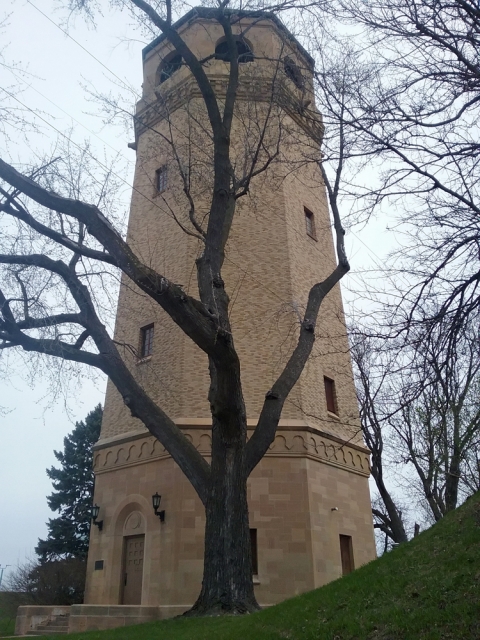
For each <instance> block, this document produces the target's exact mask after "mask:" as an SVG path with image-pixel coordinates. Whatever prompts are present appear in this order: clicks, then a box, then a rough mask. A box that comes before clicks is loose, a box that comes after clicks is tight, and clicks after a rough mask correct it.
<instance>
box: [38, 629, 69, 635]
mask: <svg viewBox="0 0 480 640" xmlns="http://www.w3.org/2000/svg"><path fill="white" fill-rule="evenodd" d="M67 633H68V627H65V629H63V628H59V627H51V628H49V627H43V628H41V629H40V628H38V629H35V630H34V631H30V635H31V636H46V635H49V636H65V635H67Z"/></svg>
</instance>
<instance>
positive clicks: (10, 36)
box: [0, 0, 385, 566]
mask: <svg viewBox="0 0 480 640" xmlns="http://www.w3.org/2000/svg"><path fill="white" fill-rule="evenodd" d="M60 4H61V3H60V2H59V3H56V2H53V1H51V0H34V2H29V1H25V0H14V1H13V2H5V0H4V2H3V3H2V9H0V20H1V18H2V17H3V16H6V15H8V14H9V17H8V19H7V22H6V25H5V27H4V29H3V32H0V49H2V48H3V54H4V57H5V60H6V61H7V62H8V63H12V62H17V63H19V65H20V66H21V67H22V68H23V69H24V70H26V71H27V72H28V73H27V74H24V75H19V74H18V73H16V74H12V72H11V71H9V70H8V69H6V68H0V87H5V88H7V89H8V88H10V87H12V86H14V85H16V86H17V87H19V86H20V87H21V88H22V92H21V93H20V94H19V95H18V98H19V99H20V100H21V102H22V103H23V104H24V105H26V106H27V107H31V108H35V109H38V110H40V111H41V112H42V113H41V117H42V118H44V119H45V120H46V121H47V122H48V123H49V124H46V123H44V122H43V121H42V120H40V123H41V125H42V132H41V134H39V135H32V136H31V137H30V144H29V145H27V144H25V142H24V141H23V139H22V136H21V135H20V132H17V133H15V134H14V135H13V139H12V141H11V143H9V144H8V154H9V155H7V159H8V158H9V159H10V161H12V162H22V161H28V160H29V159H30V158H31V156H32V153H35V152H36V151H38V152H41V151H42V150H44V151H48V150H49V149H50V147H51V145H52V143H53V142H54V141H55V139H56V137H57V136H58V133H57V131H56V130H55V129H57V130H59V131H63V132H66V131H67V130H68V129H69V128H70V127H72V125H73V127H74V133H73V134H72V135H73V139H74V140H78V141H79V142H80V141H82V140H83V139H85V138H91V141H92V144H93V145H94V149H95V153H96V154H97V155H98V157H99V158H102V156H103V153H104V151H105V152H106V153H107V154H111V153H113V150H117V151H118V152H120V154H121V156H122V157H123V158H124V159H125V162H130V163H131V162H132V161H133V160H134V153H133V152H132V151H131V150H129V149H128V148H127V142H129V140H128V139H127V137H128V136H127V134H126V133H125V132H122V131H121V130H120V129H119V128H111V127H105V128H103V126H102V122H101V120H100V119H99V118H98V117H95V116H94V115H91V114H93V113H94V112H95V110H96V105H94V104H92V102H89V101H88V96H86V94H85V90H84V88H82V85H85V84H88V83H91V84H92V85H93V86H94V87H96V88H97V89H105V90H108V89H109V88H112V90H115V91H116V89H115V87H114V86H112V85H111V84H110V82H111V80H112V79H114V76H113V75H112V74H110V73H109V71H107V69H105V67H107V68H108V69H110V70H111V71H112V72H113V73H114V74H116V75H117V76H119V77H120V78H122V79H123V78H124V79H125V80H126V81H127V83H129V84H130V85H133V86H134V87H135V88H136V90H137V91H138V92H140V91H141V82H142V70H141V49H142V47H143V46H144V45H145V44H146V43H147V40H145V39H144V37H143V36H142V35H141V34H139V33H138V31H137V32H135V31H134V30H133V29H132V27H131V25H130V24H129V19H128V16H126V15H125V14H123V15H122V14H120V13H109V11H108V5H107V2H101V4H102V7H104V12H105V13H104V17H103V18H102V19H101V20H100V21H99V22H98V24H97V28H96V29H93V28H92V27H90V28H88V27H87V26H86V25H85V23H84V22H83V21H82V20H80V19H78V18H77V19H76V20H75V22H71V23H70V24H69V25H68V32H69V34H70V35H71V36H72V37H73V38H74V39H75V40H76V41H77V42H74V41H73V40H72V39H71V38H69V37H67V36H66V35H65V34H64V33H63V32H62V31H61V29H60V28H58V27H57V26H55V25H54V24H52V22H51V21H53V22H54V23H56V24H57V25H62V24H63V26H65V23H64V21H65V18H66V14H65V12H63V11H61V10H59V9H58V6H59V5H60ZM35 7H37V8H38V9H39V10H40V11H41V12H43V13H44V14H46V16H48V17H46V16H45V15H42V13H41V12H40V11H39V10H38V9H36V8H35ZM2 11H3V14H2ZM48 18H50V20H51V21H49V19H48ZM82 47H83V48H82ZM85 49H87V50H88V51H89V52H90V53H91V54H92V55H93V56H94V57H95V58H97V59H98V60H99V61H101V62H102V63H103V65H105V67H104V66H102V64H100V62H97V61H96V60H95V59H94V58H93V57H91V56H90V55H89V54H88V53H87V52H86V51H85ZM2 93H3V95H2ZM4 99H6V96H5V93H4V92H3V91H2V90H0V102H2V101H3V100H4ZM17 105H18V107H19V108H20V107H21V105H20V104H18V103H17ZM27 113H28V111H27ZM95 134H96V135H95ZM112 148H113V150H112ZM0 150H1V151H2V152H3V153H4V152H5V140H3V141H0ZM129 182H130V183H131V168H130V174H127V184H126V185H125V190H124V192H123V193H121V194H120V197H121V198H122V199H123V201H124V203H125V207H128V201H129V197H130V189H129V185H128V183H129ZM382 233H383V230H382V225H381V224H378V223H376V224H375V223H374V224H372V225H370V227H369V228H368V230H367V231H356V232H355V234H349V237H348V239H347V241H348V245H349V254H350V257H351V259H352V264H353V267H354V269H353V273H352V275H351V276H350V277H349V282H347V283H346V285H347V286H346V287H345V286H344V290H345V289H346V288H348V287H349V286H350V288H351V289H353V290H357V289H358V288H359V287H360V286H361V284H360V283H359V280H358V274H356V273H355V271H358V270H360V269H361V266H362V264H366V263H368V262H370V263H371V261H372V259H374V257H373V254H372V251H371V250H367V249H366V244H368V243H369V242H370V240H371V238H372V236H373V237H374V238H375V239H376V242H375V246H377V247H378V246H383V248H385V242H383V243H380V242H378V239H379V238H380V236H381V235H382ZM353 297H354V294H352V296H350V298H351V299H352V300H353ZM12 364H13V365H14V371H15V372H16V373H15V374H14V375H13V376H12V377H11V378H9V379H8V381H7V380H4V381H2V380H0V406H4V407H6V408H7V409H8V410H9V412H8V413H7V414H6V415H5V416H4V417H1V416H0V565H2V566H4V565H5V564H10V565H16V564H18V563H19V562H20V563H21V562H23V561H24V560H25V559H27V558H31V557H33V556H34V546H35V545H36V543H37V540H38V538H39V537H44V536H45V535H46V525H45V523H46V521H47V519H48V518H49V517H52V516H53V515H54V514H52V513H51V512H50V510H49V509H48V506H47V503H46V496H47V495H48V494H49V493H51V490H52V487H51V482H50V480H49V479H48V478H47V476H46V473H45V469H46V468H47V467H50V466H51V465H55V463H56V460H55V458H54V455H53V450H54V449H56V450H61V449H62V448H63V438H64V436H65V435H66V434H67V433H68V432H70V431H71V430H72V428H73V424H74V422H75V420H81V419H83V418H84V417H85V416H86V414H87V413H88V412H89V411H90V410H91V409H92V408H93V407H94V406H95V405H96V404H97V403H98V402H102V403H103V395H104V389H105V380H103V379H99V380H97V381H96V382H95V383H93V382H92V381H89V380H87V381H86V382H85V383H84V384H83V386H82V387H81V388H79V387H78V386H74V387H73V388H71V389H70V390H69V391H68V392H67V393H66V394H62V393H60V394H59V395H58V397H56V398H53V397H52V395H51V393H50V392H49V389H48V387H47V386H46V385H45V383H44V382H43V381H42V380H39V379H36V380H33V382H32V383H31V384H28V383H27V382H26V380H27V379H28V371H27V370H26V369H25V368H24V367H23V365H22V363H21V361H20V360H18V359H15V360H14V362H12Z"/></svg>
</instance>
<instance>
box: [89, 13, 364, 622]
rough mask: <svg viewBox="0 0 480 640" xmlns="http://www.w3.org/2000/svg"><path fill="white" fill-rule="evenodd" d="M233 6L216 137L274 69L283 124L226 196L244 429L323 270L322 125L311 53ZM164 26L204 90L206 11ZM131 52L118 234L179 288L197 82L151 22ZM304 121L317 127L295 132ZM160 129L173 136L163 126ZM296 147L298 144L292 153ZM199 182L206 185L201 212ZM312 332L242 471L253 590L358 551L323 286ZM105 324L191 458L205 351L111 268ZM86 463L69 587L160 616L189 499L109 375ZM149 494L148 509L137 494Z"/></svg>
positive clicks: (214, 30) (259, 109)
mask: <svg viewBox="0 0 480 640" xmlns="http://www.w3.org/2000/svg"><path fill="white" fill-rule="evenodd" d="M236 15H237V20H236V21H235V22H234V25H233V32H234V34H235V35H236V37H237V38H238V52H239V55H240V59H239V61H240V63H241V64H240V89H239V97H238V107H237V118H236V122H235V124H234V128H233V136H232V139H233V145H234V147H235V149H236V151H235V153H237V164H238V165H240V163H241V161H242V157H244V156H242V154H245V149H246V148H247V147H248V141H249V140H250V139H253V138H255V135H258V129H259V126H260V124H259V123H261V122H262V118H263V117H264V115H265V109H266V108H267V107H266V105H267V103H268V101H267V100H266V98H265V95H266V92H265V86H269V87H272V86H273V84H272V78H273V76H275V82H276V83H277V87H278V89H275V92H274V94H275V97H274V99H273V98H272V100H274V102H275V108H274V109H273V110H272V115H271V119H272V124H271V127H270V129H269V132H268V136H269V140H270V141H272V140H273V139H274V138H275V136H276V135H278V136H279V137H278V139H279V140H281V141H282V140H283V142H281V144H283V148H280V153H279V155H278V161H277V163H276V164H275V163H273V164H272V168H271V169H269V170H268V171H267V172H266V173H265V174H263V175H261V176H259V177H258V179H257V180H256V181H254V183H253V184H252V187H251V189H250V191H249V193H248V194H247V195H246V196H245V197H244V198H243V199H241V200H240V201H239V207H238V210H237V214H236V218H235V221H234V224H233V228H232V234H231V237H230V240H229V243H228V245H227V257H226V262H225V266H224V277H225V281H226V284H227V289H228V292H229V295H230V299H231V321H232V326H233V331H234V335H235V344H236V348H237V350H238V353H239V356H240V360H241V365H242V377H243V391H244V396H245V401H246V406H247V415H248V425H249V429H250V430H251V431H250V433H251V432H252V431H253V429H254V427H255V425H256V421H257V419H258V416H259V412H260V409H261V406H262V403H263V400H264V397H265V393H266V392H267V391H268V389H269V388H270V387H271V384H272V382H273V381H274V380H275V378H276V376H277V375H278V373H279V372H280V371H281V368H282V366H283V365H284V363H285V360H286V357H288V355H289V353H290V352H291V347H292V345H293V343H294V340H295V337H296V327H297V319H298V314H299V313H301V310H302V309H303V308H304V305H305V302H306V299H307V294H308V291H309V289H310V287H311V286H312V285H313V284H314V283H315V282H319V281H321V280H323V279H324V278H325V276H326V275H328V274H329V273H330V272H331V271H332V270H333V268H334V267H335V254H334V247H333V241H332V232H331V223H330V218H329V213H328V207H327V200H326V195H325V189H324V186H323V184H322V178H321V174H320V170H319V168H318V164H317V162H316V161H317V160H318V159H319V157H320V150H319V144H318V142H319V140H320V137H321V130H322V125H321V118H320V115H319V114H318V113H317V112H316V111H315V107H314V97H313V93H312V88H311V87H312V76H313V61H312V59H311V58H310V56H309V55H308V53H307V52H306V51H305V50H304V49H303V48H302V47H301V46H300V44H299V43H298V42H297V41H296V40H295V38H293V37H292V35H291V34H290V33H289V32H288V31H287V30H286V28H285V27H284V26H283V24H282V23H281V22H280V21H279V20H278V19H277V18H276V17H275V16H273V15H271V14H261V13H248V12H247V13H242V14H238V13H237V14H236ZM176 28H177V30H178V32H179V33H180V35H181V36H182V38H184V40H185V41H186V43H187V44H188V45H189V47H190V48H191V49H192V50H193V52H194V53H195V54H196V55H197V57H198V58H199V59H203V60H205V62H204V64H205V69H206V72H207V74H208V76H209V78H210V81H211V83H212V85H213V87H214V89H215V91H216V94H217V96H220V95H221V92H222V90H224V88H225V81H226V77H227V73H228V65H229V63H228V60H226V59H225V45H224V38H223V29H222V27H221V26H220V24H219V23H218V22H217V21H216V20H215V19H214V13H213V11H212V10H210V9H207V8H198V9H194V10H192V11H190V12H189V13H188V14H187V15H185V16H184V17H183V18H182V19H180V20H179V21H178V22H177V24H176ZM143 68H144V83H143V96H142V99H141V100H140V102H139V103H138V105H137V112H136V142H135V145H132V146H134V147H135V148H136V152H137V163H136V172H135V179H134V191H133V195H132V205H131V212H130V219H129V226H128V239H129V243H130V244H131V246H132V247H133V248H134V250H135V252H136V253H137V254H138V255H139V256H140V257H141V258H142V259H143V260H144V261H145V262H146V263H147V264H151V265H152V266H153V267H155V268H156V269H158V271H159V272H161V273H164V274H165V275H166V276H167V277H168V278H170V279H171V280H172V281H173V282H176V283H180V284H181V285H182V286H183V288H184V289H185V290H186V291H189V292H190V293H193V294H195V293H196V281H195V258H196V257H197V255H198V252H199V250H200V243H199V241H198V239H197V238H196V237H195V233H194V231H195V230H194V229H192V228H191V226H189V224H190V223H189V219H188V210H189V208H188V202H187V201H186V199H185V195H184V192H183V182H182V180H183V178H182V174H183V176H184V177H185V176H187V177H188V179H189V180H190V181H191V184H192V185H193V186H192V189H194V190H196V191H195V193H196V196H197V202H199V203H200V205H198V204H197V214H198V215H199V216H200V217H201V214H202V205H201V202H202V188H203V186H204V184H206V182H205V175H206V173H208V170H209V169H208V158H209V145H208V135H207V133H206V130H204V128H203V125H204V124H205V119H204V114H203V116H202V109H203V107H202V101H201V96H200V95H199V92H198V88H197V87H196V85H195V83H194V80H193V77H192V75H191V73H190V71H189V69H188V68H187V67H186V66H185V65H183V64H182V60H181V57H179V56H178V55H177V54H176V53H175V51H174V49H173V46H172V45H171V43H170V42H169V41H168V39H166V38H165V37H164V36H160V37H159V38H157V39H156V40H155V41H154V42H152V43H151V44H150V45H149V46H147V47H146V48H145V49H144V51H143ZM262 83H263V85H262ZM262 87H263V89H262ZM267 93H268V92H267ZM272 95H273V93H272ZM307 112H308V116H306V115H305V114H306V113H307ZM280 130H282V132H283V133H282V135H283V138H282V136H281V135H280V133H279V132H280ZM312 131H313V134H315V135H313V139H316V140H317V143H316V144H313V145H312V144H311V142H310V145H304V144H303V143H304V141H305V139H308V140H309V141H311V140H312V135H310V134H312ZM307 133H308V136H307ZM172 136H173V137H174V139H175V140H176V145H175V149H172V147H171V146H170V145H169V144H168V142H167V140H168V139H170V138H171V137H172ZM206 136H207V137H206ZM268 136H267V137H268ZM315 136H316V138H315ZM295 141H297V143H295ZM302 145H303V146H304V147H305V148H306V147H308V149H309V151H308V153H307V154H306V155H304V151H303V150H301V147H302ZM301 154H302V156H301ZM208 197H209V194H208V190H207V191H206V194H205V199H204V203H205V210H206V211H207V210H208ZM182 227H184V229H187V230H190V231H192V232H193V233H192V234H188V233H186V232H185V230H184V229H182ZM317 335H318V339H317V341H316V346H315V349H314V354H313V356H312V358H311V359H310V361H309V363H308V365H307V367H306V369H305V371H304V373H303V374H302V376H301V378H300V380H299V382H298V383H297V385H296V386H295V388H294V390H293V392H292V394H291V396H290V398H289V401H288V402H287V403H286V405H285V408H284V411H283V414H282V419H281V421H280V425H279V429H278V433H277V436H276V438H275V442H274V443H273V444H272V446H271V448H270V450H269V451H268V453H267V455H266V456H265V457H264V459H263V460H262V461H261V463H260V464H259V465H258V466H257V467H256V468H255V470H254V471H253V473H252V475H251V477H250V479H249V512H250V527H251V540H252V551H253V556H254V574H255V575H254V581H255V584H256V587H255V591H256V596H257V600H258V602H259V603H260V604H261V605H269V604H273V603H276V602H279V601H281V600H283V599H285V598H287V597H289V596H293V595H295V594H298V593H301V592H303V591H307V590H310V589H313V588H315V587H318V586H320V585H322V584H325V583H326V582H329V581H330V580H333V579H335V578H337V577H339V576H341V575H342V573H346V572H349V571H351V570H352V569H353V568H354V567H358V566H359V565H361V564H364V563H365V562H368V561H369V560H371V559H373V558H374V557H375V546H374V538H373V526H372V516H371V507H370V496H369V489H368V475H369V458H368V450H367V449H366V448H365V447H364V444H363V442H362V438H361V434H360V431H359V420H358V409H357V405H356V396H355V390H354V384H353V379H352V369H351V363H350V356H349V346H348V341H347V336H346V330H345V322H344V315H343V309H342V301H341V295H340V290H339V288H338V287H336V288H335V289H334V290H333V291H332V292H331V293H330V294H329V295H328V297H327V299H326V301H325V303H324V306H322V308H321V312H320V317H319V321H318V325H317ZM115 339H116V340H117V341H118V342H119V343H120V344H123V345H124V349H123V354H124V357H125V360H126V362H127V364H128V366H129V367H130V368H131V370H132V371H134V372H135V376H136V378H137V380H138V381H139V382H140V383H141V384H142V385H143V386H144V387H145V388H146V389H147V390H148V391H149V393H150V394H151V396H152V397H153V398H154V399H155V400H156V401H157V402H158V403H159V405H160V406H161V407H162V408H163V409H164V410H165V411H166V412H167V413H168V414H169V415H170V417H171V418H173V419H174V420H175V422H176V424H177V425H178V426H179V427H180V428H181V429H182V430H184V432H185V434H187V437H188V438H190V440H191V441H192V442H193V444H194V445H195V447H197V449H198V450H199V451H200V452H201V453H202V454H203V455H205V456H206V457H207V459H208V455H209V451H210V442H211V440H210V424H211V422H210V420H211V418H210V410H209V405H208V400H207V395H208V385H209V378H208V366H207V361H206V357H205V355H204V354H203V353H202V352H201V351H200V350H199V349H197V348H196V347H195V345H194V344H193V343H192V342H191V341H190V340H189V339H188V338H187V337H186V336H185V335H184V334H183V333H182V332H181V331H180V329H179V328H178V327H177V326H176V325H175V324H174V323H173V322H172V321H171V320H170V318H169V317H168V316H167V315H166V314H165V313H164V312H163V311H162V310H161V309H160V308H159V307H158V306H156V305H154V304H153V303H152V302H151V301H150V300H149V299H148V298H147V297H146V296H144V295H143V294H142V293H141V292H140V291H139V290H137V289H135V288H134V287H132V286H131V285H130V284H129V282H128V281H127V280H126V279H125V280H123V281H122V286H121V290H120V297H119V303H118V311H117V321H116V328H115ZM94 465H95V474H96V485H95V503H96V504H98V506H99V507H100V512H99V515H98V519H97V523H98V522H99V521H100V520H101V521H102V527H101V530H100V527H93V526H92V531H91V538H90V552H89V557H88V568H87V589H86V599H85V603H86V604H96V605H118V604H120V605H121V604H131V605H148V606H149V607H160V609H159V611H160V615H161V617H163V616H169V615H174V614H176V613H181V612H182V611H183V610H185V609H187V608H189V607H190V606H191V605H192V604H193V603H194V602H195V600H196V597H197V595H198V593H199V591H200V586H201V578H202V564H203V535H204V522H205V521H204V510H203V507H202V504H201V502H200V500H199V498H198V497H197V495H196V493H195V491H194V489H193V488H192V486H191V485H190V484H189V482H188V481H187V479H186V478H185V477H184V475H183V474H182V472H181V471H180V469H179V468H178V466H177V465H176V464H175V463H174V462H173V460H172V459H171V457H170V456H169V455H168V453H167V452H166V451H165V449H164V448H163V446H162V445H161V444H160V443H159V442H158V441H156V440H155V439H154V438H153V437H152V436H150V435H149V433H148V432H147V431H146V429H145V428H144V427H143V425H142V424H141V423H140V422H139V421H138V420H136V419H134V418H132V417H131V416H130V414H129V412H128V410H127V409H126V408H125V406H124V405H123V402H122V400H121V398H120V396H119V394H118V392H117V391H116V390H115V388H114V387H113V385H112V384H110V383H109V385H108V388H107V395H106V400H105V412H104V419H103V425H102V431H101V436H100V440H99V441H98V443H97V445H96V446H95V455H94ZM157 492H158V494H161V505H160V508H159V510H158V513H157V514H156V513H154V510H153V508H152V496H153V495H155V494H156V493H157ZM160 512H164V513H163V516H164V517H163V518H160V517H158V516H159V515H161V514H160ZM162 520H163V521H162ZM118 615H120V614H118Z"/></svg>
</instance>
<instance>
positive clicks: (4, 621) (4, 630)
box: [0, 592, 15, 638]
mask: <svg viewBox="0 0 480 640" xmlns="http://www.w3.org/2000/svg"><path fill="white" fill-rule="evenodd" d="M14 630H15V618H12V617H11V612H10V608H9V607H8V606H7V603H6V601H5V596H4V594H3V593H1V592H0V638H2V637H3V636H11V635H13V632H14Z"/></svg>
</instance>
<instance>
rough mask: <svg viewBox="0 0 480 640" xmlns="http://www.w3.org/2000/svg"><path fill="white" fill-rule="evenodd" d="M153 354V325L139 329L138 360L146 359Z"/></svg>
mask: <svg viewBox="0 0 480 640" xmlns="http://www.w3.org/2000/svg"><path fill="white" fill-rule="evenodd" d="M152 353H153V324H149V325H148V326H146V327H142V328H141V329H140V358H146V357H147V356H151V355H152Z"/></svg>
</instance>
